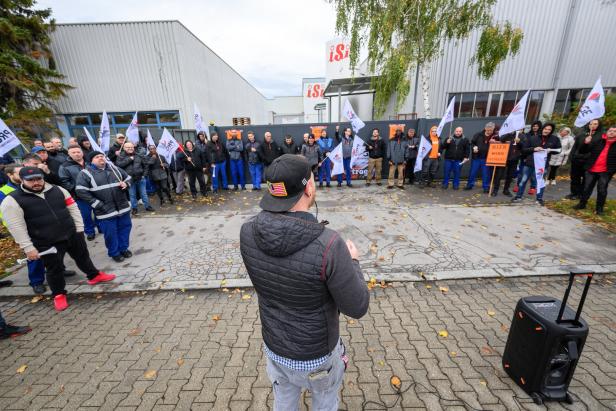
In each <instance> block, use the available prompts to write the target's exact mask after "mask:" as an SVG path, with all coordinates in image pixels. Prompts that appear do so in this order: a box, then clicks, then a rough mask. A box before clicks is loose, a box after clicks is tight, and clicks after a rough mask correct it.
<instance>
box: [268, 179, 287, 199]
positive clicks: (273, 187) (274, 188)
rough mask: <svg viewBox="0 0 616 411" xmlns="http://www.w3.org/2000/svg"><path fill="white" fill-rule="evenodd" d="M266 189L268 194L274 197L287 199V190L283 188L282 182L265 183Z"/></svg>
mask: <svg viewBox="0 0 616 411" xmlns="http://www.w3.org/2000/svg"><path fill="white" fill-rule="evenodd" d="M267 189H268V190H269V193H270V194H271V195H273V196H274V197H287V195H288V194H287V188H286V187H285V185H284V183H283V182H280V183H271V182H269V181H268V182H267Z"/></svg>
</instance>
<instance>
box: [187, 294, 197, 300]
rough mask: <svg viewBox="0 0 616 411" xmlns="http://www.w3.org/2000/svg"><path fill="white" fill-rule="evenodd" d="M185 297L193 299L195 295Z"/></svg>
mask: <svg viewBox="0 0 616 411" xmlns="http://www.w3.org/2000/svg"><path fill="white" fill-rule="evenodd" d="M187 298H188V299H189V300H194V299H195V296H194V295H189V296H188V297H187Z"/></svg>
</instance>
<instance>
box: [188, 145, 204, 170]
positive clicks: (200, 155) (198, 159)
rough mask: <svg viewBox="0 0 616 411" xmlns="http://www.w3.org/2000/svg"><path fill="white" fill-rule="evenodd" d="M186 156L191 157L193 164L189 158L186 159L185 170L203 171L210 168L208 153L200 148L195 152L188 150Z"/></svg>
mask: <svg viewBox="0 0 616 411" xmlns="http://www.w3.org/2000/svg"><path fill="white" fill-rule="evenodd" d="M185 154H186V155H187V156H188V157H190V160H191V161H192V163H191V162H190V161H188V157H184V170H186V171H194V170H203V169H204V168H207V167H209V160H208V158H207V155H206V153H205V152H203V151H201V150H199V149H198V148H195V149H194V150H193V151H188V150H186V152H185Z"/></svg>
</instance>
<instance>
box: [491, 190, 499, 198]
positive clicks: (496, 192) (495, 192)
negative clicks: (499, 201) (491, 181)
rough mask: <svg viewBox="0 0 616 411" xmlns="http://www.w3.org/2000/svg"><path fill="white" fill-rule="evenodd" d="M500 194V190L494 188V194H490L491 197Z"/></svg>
mask: <svg viewBox="0 0 616 411" xmlns="http://www.w3.org/2000/svg"><path fill="white" fill-rule="evenodd" d="M497 195H498V191H496V190H494V191H492V194H490V197H496V196H497Z"/></svg>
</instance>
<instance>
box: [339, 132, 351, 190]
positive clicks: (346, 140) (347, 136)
mask: <svg viewBox="0 0 616 411" xmlns="http://www.w3.org/2000/svg"><path fill="white" fill-rule="evenodd" d="M339 130H340V126H336V141H337V143H338V144H342V165H343V166H344V175H345V177H346V185H347V187H353V184H351V156H352V155H353V130H351V127H346V128H345V129H344V130H343V135H342V137H340V134H339V133H338V131H339ZM338 187H342V174H338Z"/></svg>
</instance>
